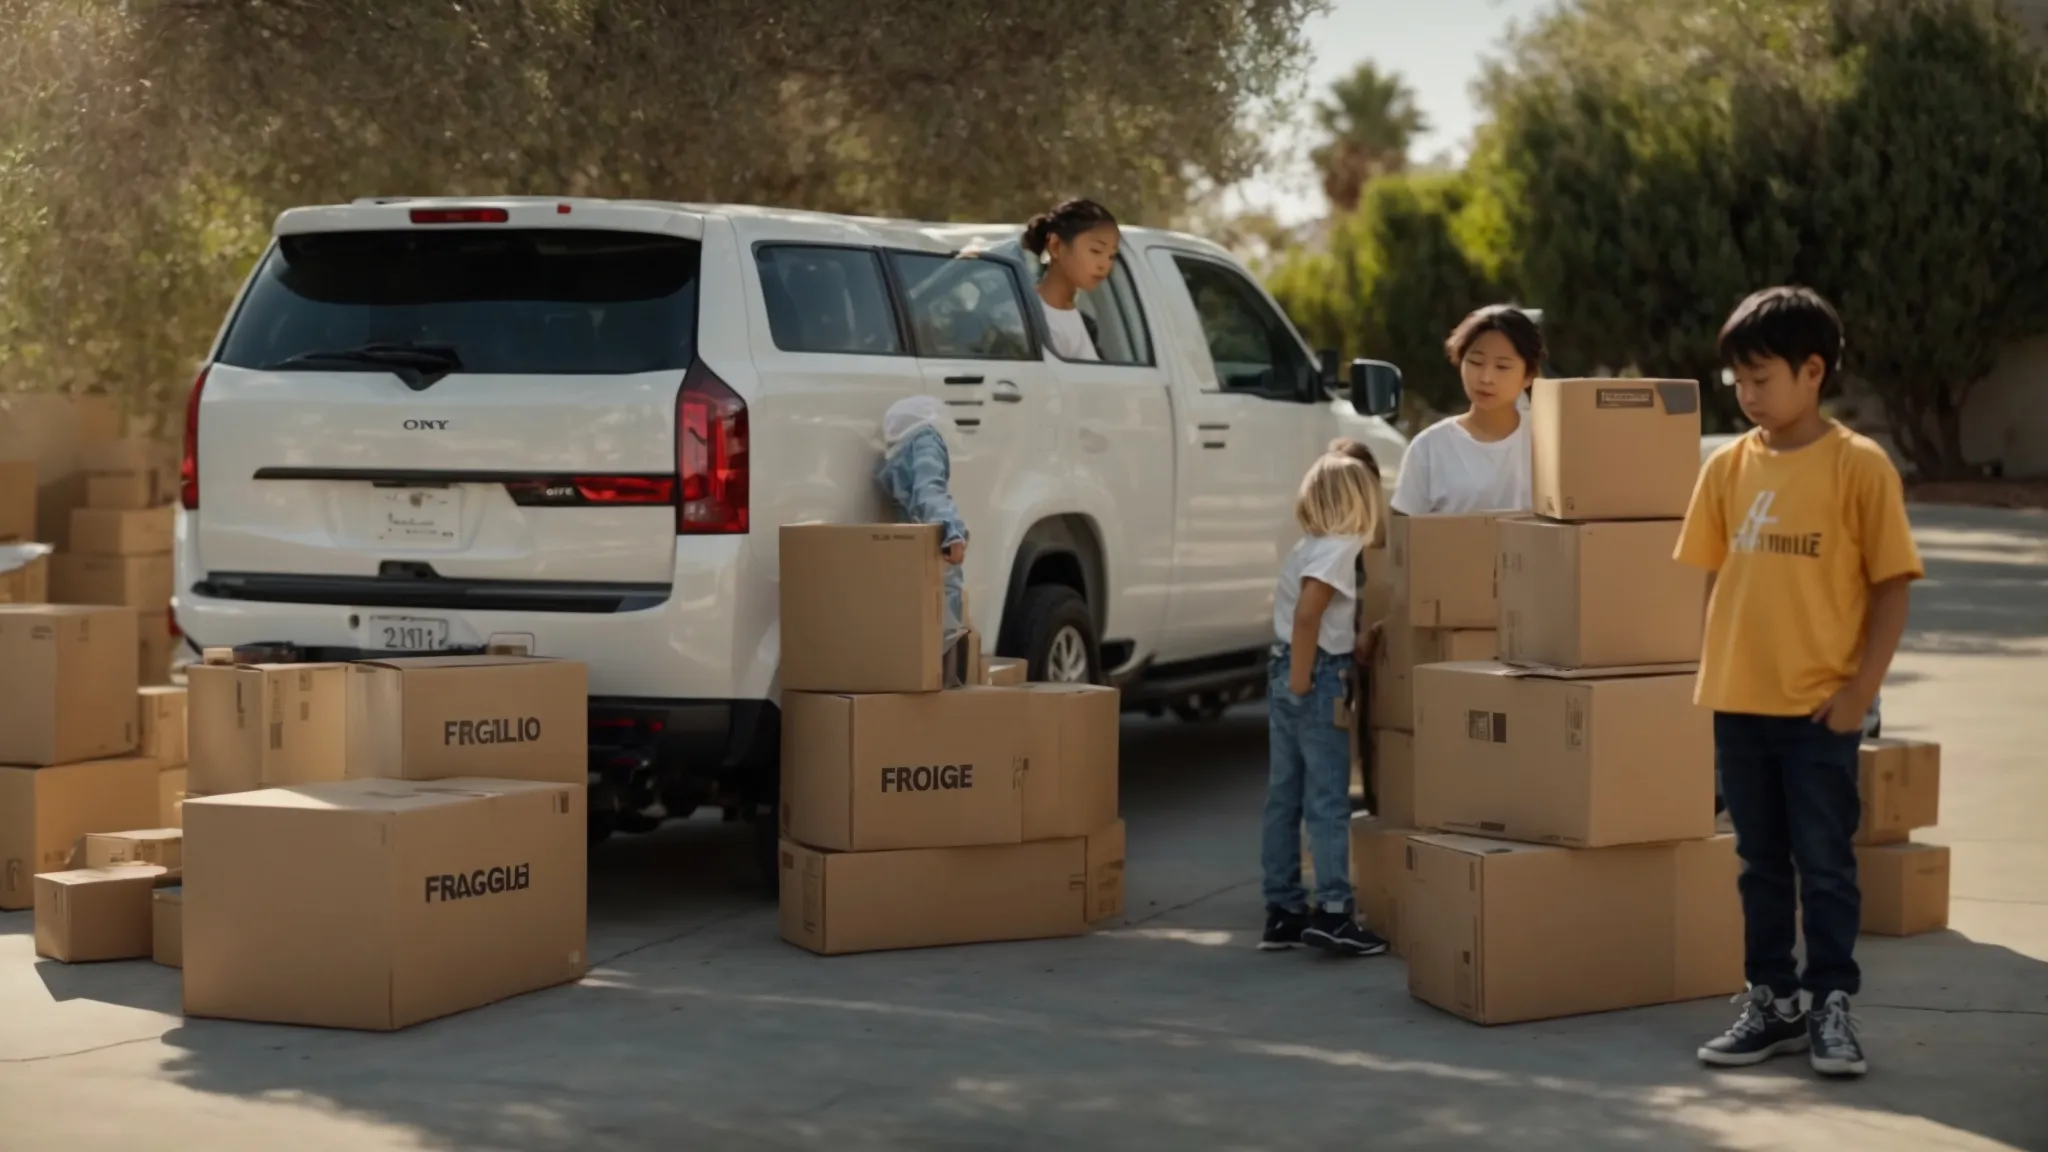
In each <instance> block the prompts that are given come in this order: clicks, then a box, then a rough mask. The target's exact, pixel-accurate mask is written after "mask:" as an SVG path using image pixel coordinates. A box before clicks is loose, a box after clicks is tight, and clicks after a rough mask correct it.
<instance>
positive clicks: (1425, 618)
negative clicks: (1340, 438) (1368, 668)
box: [1387, 449, 1697, 628]
mask: <svg viewBox="0 0 2048 1152" xmlns="http://www.w3.org/2000/svg"><path fill="white" fill-rule="evenodd" d="M1695 452H1697V449H1695ZM1498 519H1499V517H1498V516H1494V515H1481V516H1396V517H1394V519H1393V521H1392V523H1391V524H1390V525H1389V527H1388V532H1387V554H1388V560H1389V562H1390V566H1391V568H1392V570H1393V576H1394V581H1393V582H1394V610H1395V613H1396V614H1397V615H1398V614H1404V613H1405V614H1406V616H1407V618H1408V623H1409V624H1411V625H1413V626H1414V627H1417V628H1493V627H1494V626H1495V625H1496V624H1498V622H1499V621H1498V617H1499V615H1500V611H1499V607H1498V602H1497V601H1496V600H1495V597H1494V572H1493V566H1494V563H1495V547H1494V532H1495V524H1496V522H1497V521H1498Z"/></svg>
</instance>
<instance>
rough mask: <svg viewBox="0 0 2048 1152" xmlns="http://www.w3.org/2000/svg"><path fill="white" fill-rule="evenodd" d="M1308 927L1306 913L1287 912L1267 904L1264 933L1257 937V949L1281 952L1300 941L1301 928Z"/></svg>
mask: <svg viewBox="0 0 2048 1152" xmlns="http://www.w3.org/2000/svg"><path fill="white" fill-rule="evenodd" d="M1306 927H1308V913H1306V912H1289V911H1288V910H1287V909H1285V908H1274V907H1271V906H1268V907H1267V909H1266V934H1265V935H1264V936H1261V937H1259V951H1261V952H1283V951H1285V950H1287V949H1289V948H1292V947H1294V946H1295V945H1296V944H1299V943H1301V930H1302V929H1304V928H1306Z"/></svg>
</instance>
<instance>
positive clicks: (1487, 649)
mask: <svg viewBox="0 0 2048 1152" xmlns="http://www.w3.org/2000/svg"><path fill="white" fill-rule="evenodd" d="M1498 648H1499V639H1498V634H1497V633H1495V632H1494V631H1493V630H1492V629H1490V628H1464V629H1447V628H1414V627H1410V626H1409V625H1408V622H1407V616H1406V615H1405V614H1404V613H1403V612H1402V611H1401V610H1400V609H1399V608H1396V609H1395V611H1394V615H1393V616H1392V617H1391V618H1390V619H1388V620H1387V622H1386V624H1385V625H1384V626H1383V627H1382V628H1381V630H1380V644H1379V647H1378V648H1377V649H1376V650H1375V651H1374V652H1373V658H1372V678H1371V680H1372V682H1371V684H1370V685H1369V691H1370V695H1369V697H1368V698H1367V700H1366V708H1367V716H1368V718H1369V721H1370V723H1371V725H1372V726H1373V727H1375V728H1389V729H1393V730H1395V731H1398V732H1413V731H1414V730H1415V670H1416V669H1417V668H1419V667H1422V666H1423V665H1425V664H1443V663H1446V662H1452V661H1466V660H1491V659H1493V657H1494V654H1495V652H1496V651H1497V649H1498Z"/></svg>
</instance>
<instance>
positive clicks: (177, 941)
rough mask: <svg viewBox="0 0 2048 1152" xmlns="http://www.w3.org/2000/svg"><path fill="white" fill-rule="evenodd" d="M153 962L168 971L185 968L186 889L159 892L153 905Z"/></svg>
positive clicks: (151, 930) (151, 925)
mask: <svg viewBox="0 0 2048 1152" xmlns="http://www.w3.org/2000/svg"><path fill="white" fill-rule="evenodd" d="M149 919H150V926H149V942H150V959H152V960H155V961H156V962H157V963H159V964H161V965H163V966H164V967H166V968H183V967H184V966H185V889H183V888H182V887H177V888H159V889H157V890H156V891H155V893H153V894H152V895H151V897H150V903H149Z"/></svg>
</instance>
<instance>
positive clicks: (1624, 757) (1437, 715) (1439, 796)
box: [1415, 662, 1714, 848]
mask: <svg viewBox="0 0 2048 1152" xmlns="http://www.w3.org/2000/svg"><path fill="white" fill-rule="evenodd" d="M1692 692H1693V677H1692V675H1691V674H1690V673H1688V674H1685V675H1681V676H1669V675H1666V676H1608V677H1588V678H1583V679H1564V678H1559V677H1551V676H1535V675H1527V674H1523V673H1519V672H1517V671H1516V670H1514V669H1511V668H1509V667H1507V666H1506V665H1504V664H1496V663H1491V662H1486V663H1472V664H1436V665H1431V666H1429V667H1425V668H1421V669H1418V670H1417V672H1416V674H1415V759H1416V762H1417V763H1418V764H1421V765H1426V766H1427V767H1426V770H1427V771H1428V773H1429V774H1430V786H1429V788H1428V790H1427V792H1426V793H1425V795H1426V800H1427V808H1426V809H1425V810H1424V811H1422V812H1420V813H1418V816H1419V818H1420V820H1421V821H1422V822H1424V823H1425V824H1430V825H1434V826H1436V827H1441V828H1443V829H1445V830H1446V831H1451V832H1465V833H1470V834H1473V835H1478V836H1491V837H1499V838H1500V839H1504V840H1525V841H1529V842H1531V843H1537V844H1558V845H1563V846H1566V847H1571V848H1600V847H1605V846H1609V845H1616V844H1650V843H1656V842H1659V841H1664V840H1698V839H1705V838H1706V837H1708V836H1712V835H1713V834H1714V730H1713V714H1712V713H1710V712H1708V711H1707V710H1706V709H1704V708H1699V707H1695V706H1694V704H1693V702H1692Z"/></svg>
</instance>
